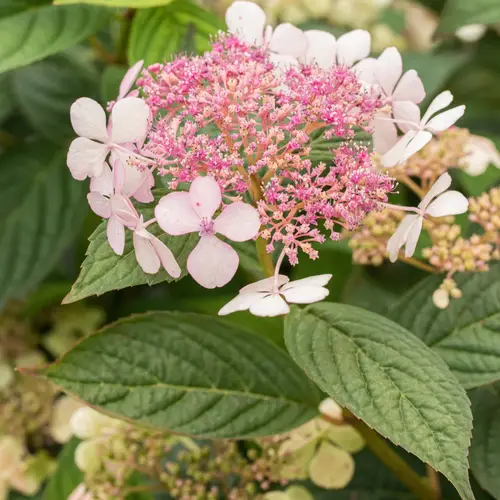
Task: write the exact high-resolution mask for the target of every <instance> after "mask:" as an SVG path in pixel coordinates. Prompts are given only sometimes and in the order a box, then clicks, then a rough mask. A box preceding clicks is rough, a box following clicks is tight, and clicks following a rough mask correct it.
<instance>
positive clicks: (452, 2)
mask: <svg viewBox="0 0 500 500" xmlns="http://www.w3.org/2000/svg"><path fill="white" fill-rule="evenodd" d="M499 22H500V3H499V2H498V0H473V1H471V0H447V2H446V5H445V8H444V10H443V13H442V15H441V22H440V24H439V27H438V32H440V33H453V32H454V31H456V30H457V29H458V28H460V27H461V26H466V25H469V24H494V23H499Z"/></svg>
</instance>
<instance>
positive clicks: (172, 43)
mask: <svg viewBox="0 0 500 500" xmlns="http://www.w3.org/2000/svg"><path fill="white" fill-rule="evenodd" d="M223 27H224V26H223V24H222V22H221V21H220V20H219V19H218V18H217V17H216V16H215V15H213V14H211V13H210V12H208V11H206V10H204V9H202V8H201V7H198V6H197V5H194V4H192V3H191V2H189V1H187V0H175V1H173V2H172V3H171V4H170V5H167V6H166V7H160V8H156V9H144V10H140V11H138V13H137V15H136V16H135V17H134V20H133V22H132V28H131V32H130V40H129V47H128V60H129V63H130V64H133V63H135V62H136V61H138V60H140V59H144V61H145V64H146V65H148V64H152V63H154V62H158V61H164V60H166V59H167V60H169V59H171V57H172V55H174V54H176V53H177V52H179V51H186V52H203V51H205V50H207V49H208V48H209V47H210V44H209V40H210V35H215V34H216V33H217V31H218V30H219V29H222V28H223Z"/></svg>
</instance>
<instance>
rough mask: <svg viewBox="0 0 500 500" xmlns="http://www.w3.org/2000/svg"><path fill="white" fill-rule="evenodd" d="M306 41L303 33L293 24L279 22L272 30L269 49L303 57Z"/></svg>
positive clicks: (278, 52) (305, 50)
mask: <svg viewBox="0 0 500 500" xmlns="http://www.w3.org/2000/svg"><path fill="white" fill-rule="evenodd" d="M307 47H308V42H307V37H306V35H305V33H304V32H303V31H302V30H301V29H299V28H297V27H295V26H294V25H293V24H290V23H284V24H280V25H279V26H277V27H276V29H275V30H274V32H273V34H272V36H271V40H270V42H269V50H271V52H276V53H277V54H281V55H287V56H292V57H296V58H299V57H304V56H305V55H306V52H307Z"/></svg>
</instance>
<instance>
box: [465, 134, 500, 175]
mask: <svg viewBox="0 0 500 500" xmlns="http://www.w3.org/2000/svg"><path fill="white" fill-rule="evenodd" d="M489 165H494V166H495V167H497V168H500V153H499V152H498V149H497V148H496V146H495V144H493V142H492V141H490V140H489V139H487V138H486V137H480V136H479V135H471V136H470V138H469V142H468V143H467V144H466V146H465V156H464V157H463V158H462V159H461V161H460V166H461V167H463V168H464V170H465V172H467V173H468V174H469V175H481V174H483V173H484V172H485V171H486V169H487V168H488V166H489Z"/></svg>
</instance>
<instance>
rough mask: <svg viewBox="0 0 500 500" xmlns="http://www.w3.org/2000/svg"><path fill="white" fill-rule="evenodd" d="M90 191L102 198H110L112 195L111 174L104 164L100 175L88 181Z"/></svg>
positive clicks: (107, 166)
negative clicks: (102, 196)
mask: <svg viewBox="0 0 500 500" xmlns="http://www.w3.org/2000/svg"><path fill="white" fill-rule="evenodd" d="M90 190H91V191H95V192H96V193H101V194H102V195H104V196H111V195H112V194H113V191H114V189H113V173H112V172H111V169H110V168H109V165H108V164H107V163H106V162H105V163H104V166H103V170H102V174H101V175H100V176H99V177H92V178H91V179H90Z"/></svg>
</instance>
